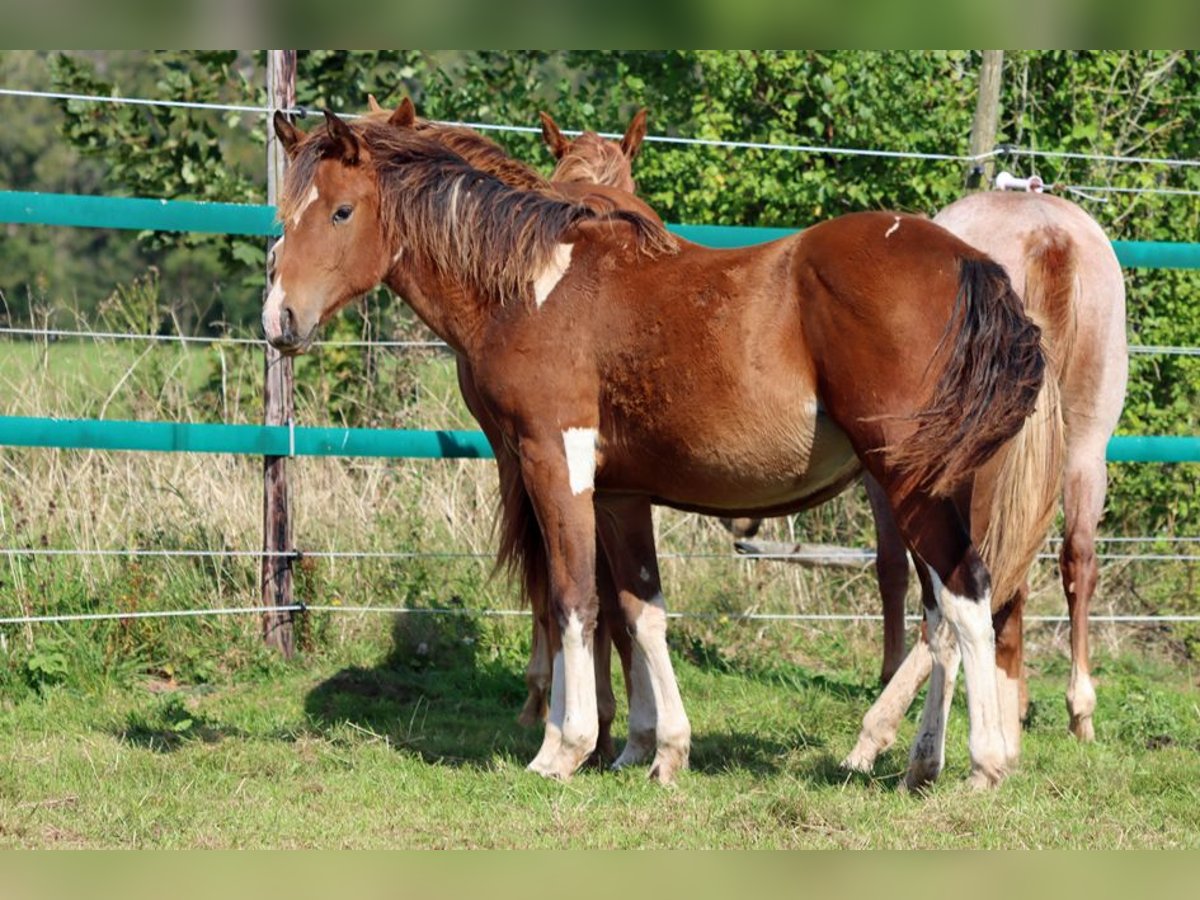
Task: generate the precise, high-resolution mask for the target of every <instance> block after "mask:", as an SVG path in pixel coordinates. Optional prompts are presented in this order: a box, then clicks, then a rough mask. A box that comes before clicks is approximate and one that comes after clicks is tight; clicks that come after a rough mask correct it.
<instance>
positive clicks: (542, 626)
mask: <svg viewBox="0 0 1200 900" xmlns="http://www.w3.org/2000/svg"><path fill="white" fill-rule="evenodd" d="M368 102H369V105H370V110H371V114H372V115H373V116H377V117H380V118H381V119H386V121H387V122H388V124H389V125H391V126H392V127H395V128H413V129H416V130H418V131H420V132H422V133H424V134H426V135H428V136H430V137H432V138H434V139H435V140H437V141H438V143H440V144H442V145H443V146H446V147H449V148H450V149H452V150H453V151H454V152H456V153H457V154H459V155H460V156H462V157H463V158H464V159H465V160H466V161H467V162H469V163H470V164H471V165H472V166H474V167H475V168H478V169H481V170H483V171H485V172H487V173H489V174H491V175H494V176H496V177H497V178H499V179H500V180H501V181H503V182H505V183H506V184H509V185H511V186H513V187H519V188H524V189H527V190H537V191H542V192H546V193H552V194H554V195H557V196H565V197H567V198H569V199H572V200H575V201H578V202H580V203H583V204H585V205H589V206H592V207H593V208H603V209H608V208H612V207H614V206H622V207H625V208H629V209H633V210H635V211H637V212H639V213H641V214H643V215H645V216H646V217H647V218H650V219H652V220H654V221H655V222H657V223H658V224H660V225H661V221H660V220H659V219H658V217H657V215H656V214H655V213H654V211H653V210H651V209H650V207H648V206H646V205H645V204H644V203H643V202H642V201H641V200H639V199H637V198H636V197H633V196H632V195H628V196H626V194H628V192H627V191H625V190H624V188H623V187H622V185H629V186H632V185H633V179H632V174H631V162H632V159H633V157H634V156H635V155H636V154H637V150H638V148H639V147H640V144H641V138H642V136H643V135H644V134H645V127H646V126H645V111H644V110H642V111H641V112H639V113H638V114H637V115H635V116H634V118H633V120H632V122H631V123H630V126H629V129H628V131H627V132H626V135H625V138H624V140H623V141H622V142H621V144H620V145H618V144H616V143H610V142H608V141H604V140H603V139H600V138H598V137H596V135H595V134H594V133H591V132H589V134H591V136H592V138H595V140H583V139H580V140H577V141H575V142H570V141H566V139H565V138H562V134H561V132H559V131H558V127H557V125H554V123H553V119H551V118H550V117H549V116H548V115H546V114H545V113H543V114H542V117H543V127H544V129H545V128H547V127H549V128H551V129H553V131H552V133H553V134H556V135H557V136H558V137H559V138H560V139H561V140H562V143H561V144H559V145H558V146H556V147H554V148H553V149H555V151H556V152H557V153H558V154H559V156H560V165H559V167H558V169H556V170H555V174H554V175H553V176H551V180H550V183H549V184H547V183H546V181H545V180H544V179H543V178H542V177H541V176H540V175H539V174H538V173H537V172H536V171H534V170H533V169H532V168H530V167H529V166H527V165H525V164H524V163H521V162H519V161H517V160H515V159H512V158H511V157H509V156H508V155H507V154H505V152H504V150H503V149H502V148H501V147H500V146H499V145H498V144H496V143H495V142H494V141H492V140H490V139H489V138H487V137H484V136H483V135H481V134H480V133H479V132H477V131H475V130H473V129H470V128H465V127H461V126H454V125H443V124H440V123H436V122H432V121H429V120H426V119H421V118H419V117H418V116H417V115H416V109H415V107H414V106H413V103H412V101H411V100H410V99H408V98H404V100H402V101H401V103H400V105H399V106H398V107H397V108H396V110H395V111H394V112H390V113H389V112H386V111H385V110H384V109H383V108H382V107H381V106H380V105H379V104H378V103H377V102H376V100H375V98H374V97H373V96H370V95H368ZM546 123H549V125H548V126H547V124H546ZM543 133H544V134H546V133H549V132H546V131H545V130H544V132H543ZM580 148H582V152H581V149H580ZM585 175H586V176H587V177H585ZM593 178H606V179H609V180H610V181H612V182H615V183H607V182H605V181H594V180H590V179H593ZM456 364H457V370H458V380H459V387H460V389H461V390H462V393H463V398H464V400H465V401H466V403H467V407H468V409H470V411H471V413H472V415H474V416H475V418H476V419H477V420H478V421H479V422H480V426H481V427H482V428H483V430H484V433H485V434H486V435H487V437H488V439H489V441H490V442H491V445H492V447H493V450H494V452H495V455H496V462H497V469H498V472H499V475H500V485H501V491H500V499H501V511H502V521H508V522H513V523H520V524H521V525H523V528H521V527H512V528H506V529H503V531H502V535H501V536H502V541H501V547H500V552H499V563H500V565H503V566H506V567H508V568H510V569H512V570H513V571H515V572H516V573H518V574H519V575H520V577H521V581H522V586H523V588H524V598H525V599H526V600H527V601H528V602H529V604H530V605H531V607H532V608H533V611H534V616H533V623H532V637H533V641H532V647H531V650H530V656H529V662H528V664H527V666H526V670H525V683H526V687H527V696H526V700H525V703H524V705H523V707H522V709H521V712H520V715H519V716H518V721H520V722H521V724H523V725H526V726H531V725H533V724H534V723H536V722H539V721H541V720H544V718H545V715H546V712H547V710H548V700H549V696H550V684H551V680H552V675H553V670H552V653H551V649H550V647H551V645H550V639H549V636H548V633H547V631H548V617H549V603H550V601H549V595H548V584H547V580H546V560H545V558H544V553H543V552H542V544H543V542H542V540H541V533H540V531H538V530H537V519H536V516H535V515H534V512H533V507H532V505H531V501H530V499H529V495H528V492H527V491H526V490H525V487H524V482H523V480H522V478H521V474H520V465H519V460H518V459H517V457H516V455H515V454H514V453H512V452H511V451H510V450H509V449H508V448H507V447H506V446H505V444H504V442H503V440H502V435H501V434H500V432H499V430H498V428H497V426H496V424H495V423H494V422H493V421H492V420H491V417H490V414H489V413H488V410H487V407H486V405H485V404H484V403H483V402H482V399H481V395H480V392H479V390H478V388H477V387H476V385H475V376H474V373H473V372H472V371H471V367H470V364H469V363H468V361H467V360H466V359H465V358H464V357H463V356H461V355H460V356H456ZM526 530H527V531H528V532H529V533H528V534H526V533H524V532H525V531H526ZM596 565H597V591H598V594H599V597H600V601H601V615H600V616H599V617H598V619H597V629H596V637H595V661H596V700H597V710H598V716H599V737H598V739H597V752H596V758H597V761H599V762H603V761H611V760H613V759H614V758H615V756H616V753H615V748H614V745H613V741H612V722H613V719H614V718H615V715H616V699H615V697H614V696H613V693H612V673H611V639H610V636H609V628H608V622H609V620H610V619H619V618H620V611H619V607H618V606H617V598H616V594H615V590H614V589H613V588H612V577H611V574H610V573H609V570H608V561H607V558H606V556H605V554H604V553H603V551H602V548H601V552H599V553H598V554H597V563H596ZM615 638H616V644H617V647H618V651H619V654H620V658H621V662H622V667H623V669H624V673H625V686H626V690H627V692H629V693H631V692H630V686H631V679H630V675H629V669H630V663H631V653H632V647H631V643H630V641H629V636H628V634H627V633H626V632H625V630H624V629H623V628H619V629H617V631H616V633H615ZM630 699H631V700H632V699H633V697H632V696H631V697H630ZM627 749H628V750H629V751H630V752H629V753H628V754H624V755H622V757H621V758H620V759H619V760H617V761H616V763H615V764H614V767H615V768H621V767H623V766H624V765H627V764H629V763H630V762H636V761H638V760H637V759H635V758H631V757H632V754H633V752H634V750H635V749H636V748H635V747H634V746H632V745H629V746H628V748H627Z"/></svg>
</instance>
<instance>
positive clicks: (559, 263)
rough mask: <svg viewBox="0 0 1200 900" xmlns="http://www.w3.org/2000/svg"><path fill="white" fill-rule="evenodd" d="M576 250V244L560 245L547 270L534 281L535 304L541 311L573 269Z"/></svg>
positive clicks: (543, 270)
mask: <svg viewBox="0 0 1200 900" xmlns="http://www.w3.org/2000/svg"><path fill="white" fill-rule="evenodd" d="M574 248H575V245H574V244H559V245H558V246H557V247H555V248H554V256H553V257H552V258H551V260H550V262H549V263H548V264H547V266H546V268H544V269H542V274H540V275H539V276H538V277H537V278H535V279H534V282H533V302H534V303H536V304H537V306H538V308H539V309H540V308H541V306H542V304H543V303H545V302H546V298H547V297H549V296H550V294H551V292H552V291H553V290H554V288H555V287H556V286H557V285H558V283H559V281H561V280H562V277H563V275H565V274H566V273H567V269H569V268H570V267H571V252H572V251H573V250H574Z"/></svg>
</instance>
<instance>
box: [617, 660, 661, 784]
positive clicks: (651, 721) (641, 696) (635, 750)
mask: <svg viewBox="0 0 1200 900" xmlns="http://www.w3.org/2000/svg"><path fill="white" fill-rule="evenodd" d="M657 729H658V707H657V706H655V701H654V686H653V679H652V676H651V674H650V664H649V662H648V660H647V659H646V654H645V653H644V652H642V648H641V647H640V646H638V645H637V644H636V643H635V644H634V645H633V655H632V658H631V659H630V661H629V735H628V737H627V738H626V740H625V746H624V748H623V749H622V750H621V755H620V756H618V757H617V758H616V760H615V761H614V762H613V764H612V767H613V769H614V770H620V769H623V768H625V767H626V766H635V765H637V764H638V763H641V762H644V761H645V760H646V758H647V757H648V756H649V755H650V754H651V753H652V752H653V751H654V746H655V744H656V732H657Z"/></svg>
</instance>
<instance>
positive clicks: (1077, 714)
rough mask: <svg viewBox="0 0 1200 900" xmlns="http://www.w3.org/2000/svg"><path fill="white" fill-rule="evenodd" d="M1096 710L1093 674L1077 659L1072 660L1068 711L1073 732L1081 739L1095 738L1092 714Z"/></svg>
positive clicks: (1068, 687) (1068, 685)
mask: <svg viewBox="0 0 1200 900" xmlns="http://www.w3.org/2000/svg"><path fill="white" fill-rule="evenodd" d="M1095 711H1096V688H1095V686H1094V685H1093V684H1092V676H1091V675H1089V674H1088V673H1087V672H1086V671H1084V668H1083V666H1081V665H1079V662H1078V661H1077V660H1075V659H1072V660H1071V678H1070V680H1069V681H1068V682H1067V712H1068V713H1069V714H1070V716H1071V733H1072V734H1074V735H1075V736H1076V737H1077V738H1079V739H1080V740H1081V741H1085V742H1086V741H1091V740H1094V739H1095V736H1096V734H1095V728H1094V726H1093V725H1092V714H1093V713H1094V712H1095Z"/></svg>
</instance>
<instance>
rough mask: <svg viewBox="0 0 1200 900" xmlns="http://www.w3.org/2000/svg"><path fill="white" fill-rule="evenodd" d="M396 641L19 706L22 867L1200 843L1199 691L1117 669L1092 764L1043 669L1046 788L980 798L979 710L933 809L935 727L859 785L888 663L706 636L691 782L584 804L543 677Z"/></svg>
mask: <svg viewBox="0 0 1200 900" xmlns="http://www.w3.org/2000/svg"><path fill="white" fill-rule="evenodd" d="M375 622H376V624H377V625H379V626H380V628H381V630H382V631H383V632H384V633H383V634H376V639H375V640H370V639H364V640H360V641H356V642H354V643H353V644H348V645H346V646H345V647H344V648H343V651H342V652H341V653H339V654H337V655H336V656H330V655H324V656H322V657H320V658H311V659H301V660H299V661H297V662H294V663H291V664H287V663H283V662H280V661H277V660H275V659H273V658H271V657H270V656H268V655H266V654H265V653H260V652H259V651H258V650H257V648H256V646H255V645H254V643H253V642H254V638H253V637H252V636H250V635H247V636H246V638H245V640H246V642H247V646H245V647H243V648H242V649H243V651H244V652H245V653H246V655H247V658H248V659H252V660H253V661H254V662H253V663H252V664H249V665H246V666H244V667H242V668H241V669H240V670H239V671H238V672H236V673H235V674H233V675H232V676H231V677H222V678H216V679H214V680H213V681H212V682H209V683H207V684H185V683H182V682H178V681H173V680H170V679H166V678H163V677H157V678H149V677H147V678H145V679H142V680H141V681H140V683H136V684H133V685H130V686H115V685H111V684H110V685H105V684H99V683H98V684H95V685H93V686H92V687H91V688H89V689H78V688H74V689H73V688H69V687H66V686H59V687H52V688H48V689H46V690H44V691H42V692H40V693H38V694H36V695H30V696H27V697H26V698H24V699H23V700H20V701H19V702H13V701H11V700H6V701H3V702H2V703H0V759H3V760H5V763H4V766H3V767H0V846H4V847H156V848H184V847H209V848H212V847H284V848H299V847H305V848H313V847H324V848H343V847H358V848H385V847H386V848H413V847H500V848H505V847H511V848H528V847H609V848H633V847H638V848H649V847H658V848H665V847H753V848H767V847H775V848H781V847H782V848H787V847H834V848H866V847H891V848H935V847H990V848H1011V847H1026V848H1047V847H1108V848H1128V847H1196V846H1198V845H1200V779H1198V778H1197V775H1200V715H1198V713H1197V707H1196V696H1197V695H1196V685H1195V679H1196V675H1195V673H1194V672H1191V671H1186V670H1180V669H1178V668H1172V667H1167V666H1163V665H1161V664H1154V663H1152V662H1150V661H1148V660H1147V659H1145V658H1134V657H1122V658H1103V659H1102V660H1101V661H1100V664H1099V666H1098V673H1097V677H1098V679H1099V682H1100V705H1099V709H1098V711H1097V715H1096V720H1097V737H1098V740H1097V741H1096V743H1094V744H1092V745H1090V746H1081V745H1079V744H1077V743H1076V742H1075V741H1074V739H1072V738H1070V737H1068V736H1067V734H1066V729H1065V725H1066V714H1065V711H1064V709H1063V703H1062V688H1063V684H1064V680H1065V669H1064V666H1063V664H1062V661H1061V660H1059V659H1054V660H1051V661H1046V660H1040V661H1035V666H1036V668H1035V671H1034V678H1033V681H1032V685H1031V687H1032V696H1033V699H1034V712H1033V718H1032V722H1031V724H1030V728H1029V730H1028V731H1027V732H1026V734H1025V743H1024V755H1023V761H1022V765H1021V768H1020V770H1019V771H1018V772H1017V773H1016V774H1014V775H1013V776H1012V777H1011V778H1010V779H1009V780H1008V781H1007V782H1006V783H1005V784H1004V785H1003V786H1002V787H1001V788H1000V789H999V790H997V791H994V792H991V793H975V792H972V791H970V790H969V789H968V788H967V787H966V785H965V783H964V781H963V778H964V775H965V773H966V736H965V713H964V710H963V704H962V703H961V699H962V698H961V690H960V697H959V702H958V703H957V704H956V709H955V713H954V715H953V718H952V727H951V731H950V735H949V741H948V763H947V771H946V773H945V774H944V775H943V778H942V780H941V781H940V782H939V783H938V784H937V785H936V786H935V787H934V788H933V789H932V790H930V791H929V792H928V793H926V794H924V795H920V796H918V795H910V794H905V793H903V792H901V791H898V790H897V784H898V781H899V775H900V773H901V772H902V769H903V765H904V761H905V753H906V750H905V749H903V747H904V742H905V740H906V739H907V738H908V737H910V736H911V734H912V732H913V728H914V717H913V716H910V717H909V720H908V722H907V723H906V725H905V730H904V732H903V734H902V736H901V743H900V748H901V749H894V750H893V751H891V752H889V753H888V754H886V755H885V756H884V757H883V758H882V759H881V760H880V763H879V765H878V766H877V772H876V775H875V776H874V777H872V778H867V777H861V776H853V777H847V776H846V775H845V774H844V773H842V772H841V771H840V770H839V769H838V767H837V765H836V763H837V760H838V759H839V758H840V755H841V754H843V753H844V752H845V751H846V750H847V749H848V748H849V747H850V746H851V745H852V743H853V740H854V737H855V734H856V728H857V723H858V721H859V717H860V716H861V713H862V711H863V710H864V709H865V707H866V705H867V704H868V703H869V702H870V700H871V698H872V696H873V694H874V687H873V682H874V677H875V672H874V667H875V660H874V657H873V656H871V655H869V654H868V655H864V656H863V657H861V658H858V659H854V658H853V654H842V659H841V660H840V661H839V662H838V663H836V664H835V665H833V666H825V665H823V666H821V668H820V669H814V668H812V667H810V666H809V665H804V664H800V663H791V662H785V661H783V660H785V659H786V658H788V657H789V656H794V655H795V654H797V653H802V652H803V651H804V649H805V648H804V646H803V644H804V642H803V641H798V640H797V639H796V638H797V635H796V634H795V633H791V634H784V635H783V638H782V640H783V642H784V643H787V644H789V646H775V647H772V646H771V644H772V643H775V642H777V640H778V639H774V638H769V637H768V638H763V639H760V640H759V641H756V642H755V646H756V648H757V650H756V651H755V652H752V651H751V650H750V649H749V648H747V650H746V651H744V652H739V653H737V654H734V655H724V656H719V655H717V654H715V653H711V654H706V652H705V647H704V643H703V640H702V636H700V635H696V634H694V633H693V634H687V633H684V634H681V635H680V638H679V640H677V641H676V650H677V652H676V654H675V662H676V664H677V666H678V671H679V676H680V681H681V686H682V690H683V695H684V697H685V699H686V701H687V703H688V709H689V712H690V714H691V718H692V723H693V727H694V749H693V754H692V768H691V770H690V771H688V772H686V773H684V774H683V776H682V777H681V778H680V780H679V783H678V785H677V786H676V787H674V788H669V789H664V788H662V787H659V786H656V785H654V784H651V783H649V782H647V781H646V778H645V770H644V769H639V770H636V771H627V772H623V773H620V774H612V773H608V772H600V771H584V772H582V773H580V774H578V775H577V776H576V777H575V778H574V779H573V780H572V781H571V782H569V783H566V784H559V783H550V782H545V781H543V780H541V779H539V778H536V777H534V776H532V775H530V774H528V773H526V772H525V771H523V765H524V763H525V762H526V761H527V760H528V759H529V758H530V757H531V756H532V754H533V752H534V751H535V750H536V747H537V741H538V736H537V734H536V733H534V732H530V731H525V730H522V729H521V728H520V727H519V726H517V725H516V724H515V722H514V720H513V715H514V712H515V710H516V709H517V706H518V705H519V701H520V699H521V696H522V683H521V677H520V675H521V673H520V667H519V663H517V662H516V661H515V660H514V659H513V658H512V657H511V655H509V656H508V657H506V656H504V655H500V656H497V655H495V654H494V653H493V652H492V651H494V650H495V649H496V648H489V647H487V646H486V644H487V643H488V641H487V640H483V641H481V642H480V644H479V645H477V646H476V647H475V648H473V649H472V652H469V653H463V654H460V656H459V658H458V659H457V660H454V661H452V662H451V661H450V660H439V661H437V662H438V663H439V664H438V665H436V666H429V667H416V666H413V665H412V664H411V663H406V662H405V661H404V659H403V658H402V657H401V654H399V653H398V652H397V651H398V649H402V648H403V647H404V645H405V644H406V642H407V641H409V640H412V639H414V636H413V635H412V634H410V633H409V629H410V628H411V627H412V626H411V625H410V624H408V623H407V622H405V621H403V620H401V621H398V622H397V624H396V626H395V628H394V630H393V634H392V635H391V636H390V637H388V636H387V635H386V631H387V629H386V628H384V627H382V623H380V621H379V620H378V619H376V620H375ZM519 624H520V631H521V633H522V634H523V632H524V623H523V622H521V623H519ZM517 625H518V623H507V624H505V625H503V626H500V627H499V628H498V629H497V630H496V632H495V633H497V634H498V633H499V632H500V631H502V630H505V629H512V628H516V627H517ZM420 627H421V628H422V629H427V628H429V627H430V626H427V625H422V626H420ZM737 627H744V626H737ZM437 628H438V629H440V628H441V626H437ZM430 635H431V632H428V631H422V633H421V635H419V636H418V637H422V638H428V637H429V636H430ZM453 638H454V639H455V640H456V641H457V640H458V639H459V635H458V634H457V633H456V634H455V635H453ZM516 645H517V646H519V641H517V642H516ZM808 649H809V650H811V651H817V652H819V650H820V648H819V647H817V646H812V647H809V648H808ZM443 662H450V665H449V666H448V667H446V668H443V666H442V663H443ZM618 683H619V678H618ZM617 732H618V734H621V733H623V725H622V724H621V721H620V720H619V721H618V725H617Z"/></svg>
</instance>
